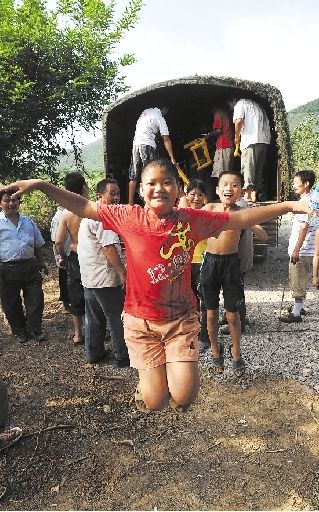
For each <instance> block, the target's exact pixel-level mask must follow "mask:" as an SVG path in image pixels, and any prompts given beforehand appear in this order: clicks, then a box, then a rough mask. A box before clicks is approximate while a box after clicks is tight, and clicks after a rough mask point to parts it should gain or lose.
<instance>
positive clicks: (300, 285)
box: [279, 171, 316, 323]
mask: <svg viewBox="0 0 319 512" xmlns="http://www.w3.org/2000/svg"><path fill="white" fill-rule="evenodd" d="M315 180H316V175H315V173H314V172H313V171H297V172H296V173H295V175H294V179H293V189H294V192H295V193H296V194H298V195H299V196H300V200H303V201H304V200H309V198H310V191H311V189H312V187H313V185H314V183H315ZM315 233H316V228H315V227H314V226H311V225H310V218H309V215H300V214H299V215H294V217H293V221H292V228H291V234H290V238H289V246H288V254H289V257H290V261H289V282H290V288H291V290H292V297H293V299H294V303H293V305H292V306H290V307H288V309H287V311H286V313H285V314H282V315H281V316H280V317H279V320H280V321H281V322H285V323H300V322H302V316H301V315H304V314H305V309H304V299H305V298H306V293H307V280H308V276H309V273H310V268H311V263H312V258H313V255H314V250H315Z"/></svg>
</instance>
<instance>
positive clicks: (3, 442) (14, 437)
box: [0, 427, 22, 452]
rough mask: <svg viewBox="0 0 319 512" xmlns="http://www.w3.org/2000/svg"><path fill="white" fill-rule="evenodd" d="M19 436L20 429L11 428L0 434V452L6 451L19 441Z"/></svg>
mask: <svg viewBox="0 0 319 512" xmlns="http://www.w3.org/2000/svg"><path fill="white" fill-rule="evenodd" d="M21 436H22V430H21V428H20V427H12V428H10V429H9V430H6V431H5V432H3V433H2V434H0V452H2V451H3V450H7V448H9V447H10V446H12V445H13V444H15V443H16V442H17V441H19V439H20V437H21Z"/></svg>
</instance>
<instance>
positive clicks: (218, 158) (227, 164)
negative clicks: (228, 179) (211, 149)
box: [212, 148, 234, 178]
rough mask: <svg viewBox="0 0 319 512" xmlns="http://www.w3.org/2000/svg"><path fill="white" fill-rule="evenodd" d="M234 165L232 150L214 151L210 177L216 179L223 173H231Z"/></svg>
mask: <svg viewBox="0 0 319 512" xmlns="http://www.w3.org/2000/svg"><path fill="white" fill-rule="evenodd" d="M233 163H234V148H225V149H216V151H215V155H214V162H213V172H212V177H213V178H218V177H219V175H220V174H221V173H222V172H224V171H231V170H232V167H233Z"/></svg>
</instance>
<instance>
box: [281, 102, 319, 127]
mask: <svg viewBox="0 0 319 512" xmlns="http://www.w3.org/2000/svg"><path fill="white" fill-rule="evenodd" d="M310 114H314V115H315V116H317V117H318V118H319V98H318V99H317V100H313V101H309V103H306V104H305V105H301V106H300V107H297V108H294V109H293V110H290V111H289V112H288V123H289V128H290V130H294V129H295V128H296V127H297V126H298V125H299V124H300V123H301V122H302V121H303V120H304V119H305V117H306V116H308V115H310Z"/></svg>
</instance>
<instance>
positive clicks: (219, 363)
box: [212, 343, 224, 373]
mask: <svg viewBox="0 0 319 512" xmlns="http://www.w3.org/2000/svg"><path fill="white" fill-rule="evenodd" d="M218 346H219V357H213V364H212V368H213V372H214V373H223V371H224V345H223V344H222V343H218Z"/></svg>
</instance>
